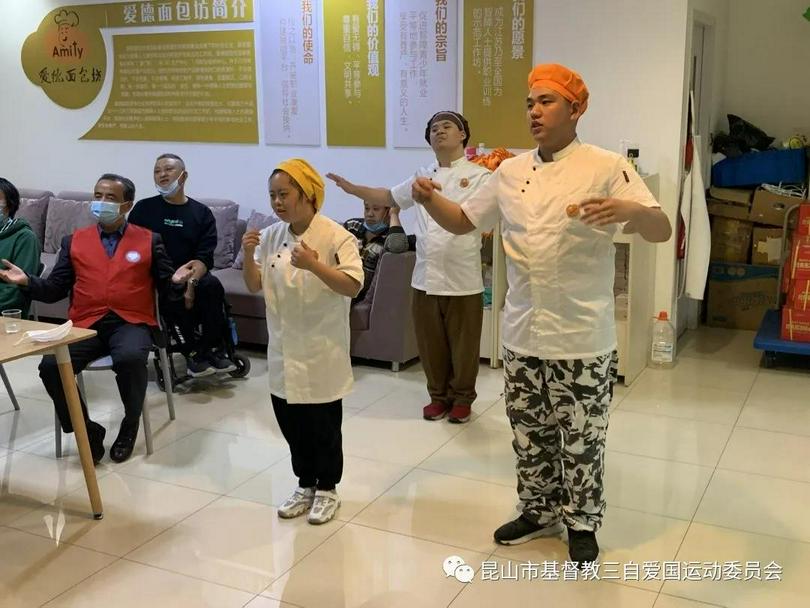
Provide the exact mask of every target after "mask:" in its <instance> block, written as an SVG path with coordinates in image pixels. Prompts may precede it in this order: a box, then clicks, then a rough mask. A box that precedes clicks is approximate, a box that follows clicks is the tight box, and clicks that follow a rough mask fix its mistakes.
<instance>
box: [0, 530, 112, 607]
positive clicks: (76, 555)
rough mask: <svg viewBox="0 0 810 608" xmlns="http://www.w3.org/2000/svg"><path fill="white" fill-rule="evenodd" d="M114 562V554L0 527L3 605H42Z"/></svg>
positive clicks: (1, 601)
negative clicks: (89, 549)
mask: <svg viewBox="0 0 810 608" xmlns="http://www.w3.org/2000/svg"><path fill="white" fill-rule="evenodd" d="M113 561H115V558H114V557H113V556H111V555H103V554H101V553H96V552H94V551H88V550H86V549H81V548H79V547H73V546H70V545H58V546H57V544H56V543H55V542H54V541H53V540H51V539H46V538H42V537H40V536H34V535H33V534H25V533H23V532H20V531H18V530H11V529H10V528H2V527H0V606H3V608H32V607H35V606H40V605H42V604H43V603H45V602H47V601H48V600H50V599H52V598H54V597H56V596H57V595H58V594H60V593H62V592H63V591H64V590H65V589H67V588H69V587H72V586H73V585H76V584H78V583H79V582H81V581H82V580H83V579H85V578H87V577H88V576H90V575H92V574H93V573H94V572H97V571H98V570H101V569H102V568H104V566H107V565H108V564H111V563H112V562H113Z"/></svg>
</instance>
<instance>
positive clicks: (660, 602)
mask: <svg viewBox="0 0 810 608" xmlns="http://www.w3.org/2000/svg"><path fill="white" fill-rule="evenodd" d="M653 608H723V607H722V606H719V605H718V604H706V603H704V602H695V601H692V600H685V599H683V598H682V597H674V596H672V595H664V594H663V593H662V594H661V595H659V596H658V599H657V600H655V606H653Z"/></svg>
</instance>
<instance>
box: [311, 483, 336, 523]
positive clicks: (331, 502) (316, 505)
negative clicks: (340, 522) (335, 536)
mask: <svg viewBox="0 0 810 608" xmlns="http://www.w3.org/2000/svg"><path fill="white" fill-rule="evenodd" d="M338 507H340V498H339V497H338V495H337V492H335V491H334V490H318V491H317V492H315V500H313V501H312V509H310V511H309V515H307V521H308V522H309V523H311V524H315V525H320V524H325V523H326V522H328V521H331V520H332V518H334V517H335V513H337V510H338Z"/></svg>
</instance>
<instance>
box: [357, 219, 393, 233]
mask: <svg viewBox="0 0 810 608" xmlns="http://www.w3.org/2000/svg"><path fill="white" fill-rule="evenodd" d="M363 228H365V229H366V230H368V231H369V232H373V233H374V234H380V233H381V232H385V231H386V230H388V224H386V223H385V222H373V223H369V222H365V221H364V222H363Z"/></svg>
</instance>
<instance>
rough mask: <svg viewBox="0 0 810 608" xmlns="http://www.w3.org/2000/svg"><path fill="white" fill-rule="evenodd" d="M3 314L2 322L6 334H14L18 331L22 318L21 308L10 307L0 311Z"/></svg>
mask: <svg viewBox="0 0 810 608" xmlns="http://www.w3.org/2000/svg"><path fill="white" fill-rule="evenodd" d="M0 314H2V315H3V324H4V325H5V327H6V333H7V334H16V333H17V332H19V331H20V319H21V318H22V310H20V309H19V308H10V309H9V310H4V311H3V312H2V313H0Z"/></svg>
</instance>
